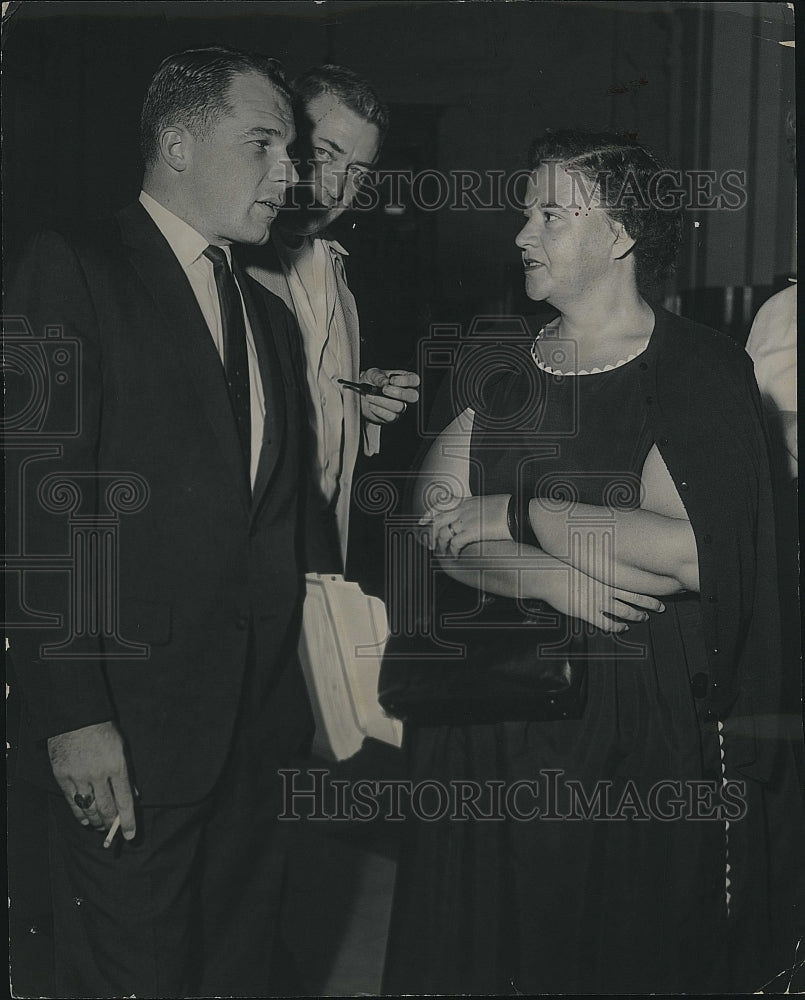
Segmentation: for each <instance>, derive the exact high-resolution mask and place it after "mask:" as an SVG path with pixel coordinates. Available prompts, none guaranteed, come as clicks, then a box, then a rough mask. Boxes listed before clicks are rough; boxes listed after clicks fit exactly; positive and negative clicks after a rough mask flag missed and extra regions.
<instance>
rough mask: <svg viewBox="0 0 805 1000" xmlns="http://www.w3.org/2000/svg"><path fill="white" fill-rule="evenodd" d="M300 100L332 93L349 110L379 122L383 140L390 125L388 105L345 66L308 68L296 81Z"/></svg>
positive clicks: (302, 102) (301, 102) (295, 85)
mask: <svg viewBox="0 0 805 1000" xmlns="http://www.w3.org/2000/svg"><path fill="white" fill-rule="evenodd" d="M294 90H295V91H296V98H297V101H298V103H299V104H300V105H301V106H302V107H305V106H306V105H307V103H308V102H309V101H312V100H313V99H314V98H315V97H319V96H320V95H321V94H332V95H333V97H337V98H338V100H339V101H341V102H342V103H343V104H345V105H346V106H347V107H348V108H349V109H350V111H354V112H355V114H356V115H358V116H359V117H361V118H363V119H364V121H367V122H369V124H370V125H374V126H376V128H377V130H378V132H379V133H380V142H381V143H382V142H383V139H384V138H385V136H386V132H387V131H388V127H389V109H388V108H387V107H386V105H385V104H383V102H382V101H381V100H380V98H379V97H378V96H377V94H376V93H375V91H374V90H373V89H372V87H371V86H370V85H369V83H368V81H366V80H365V79H364V78H363V77H362V76H359V75H358V74H357V73H355V72H354V71H353V70H351V69H347V68H346V66H334V65H332V64H330V63H328V64H327V65H325V66H316V67H314V68H313V69H309V70H307V71H306V72H305V73H303V74H302V75H301V76H300V77H297V79H296V80H295V81H294Z"/></svg>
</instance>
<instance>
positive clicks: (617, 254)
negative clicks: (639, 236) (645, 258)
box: [612, 222, 635, 260]
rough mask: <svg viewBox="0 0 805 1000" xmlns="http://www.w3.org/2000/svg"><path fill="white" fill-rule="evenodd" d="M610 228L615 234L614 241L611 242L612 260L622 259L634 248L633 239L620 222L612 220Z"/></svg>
mask: <svg viewBox="0 0 805 1000" xmlns="http://www.w3.org/2000/svg"><path fill="white" fill-rule="evenodd" d="M612 228H613V231H614V234H615V242H614V243H613V244H612V258H613V260H623V258H624V257H628V255H629V254H630V253H631V252H632V250H633V249H634V245H635V241H634V239H633V238H632V237H631V236H630V235H629V234H628V233H627V232H626V228H625V227H624V225H623V223H622V222H612Z"/></svg>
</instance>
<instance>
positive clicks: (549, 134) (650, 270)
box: [528, 129, 682, 292]
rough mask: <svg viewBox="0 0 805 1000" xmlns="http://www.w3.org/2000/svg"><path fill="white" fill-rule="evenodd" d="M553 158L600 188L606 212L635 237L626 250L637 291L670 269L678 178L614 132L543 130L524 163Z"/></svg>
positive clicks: (532, 165) (678, 219)
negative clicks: (632, 267)
mask: <svg viewBox="0 0 805 1000" xmlns="http://www.w3.org/2000/svg"><path fill="white" fill-rule="evenodd" d="M547 162H554V163H557V164H558V165H561V166H562V167H563V168H564V169H568V168H569V169H571V170H575V171H578V173H579V174H580V175H581V176H582V177H584V178H585V179H586V180H587V181H588V182H592V184H594V185H595V186H596V188H597V190H598V192H599V193H600V196H601V200H602V203H603V205H604V206H605V208H606V211H607V214H608V215H609V217H610V218H611V219H613V220H614V221H615V222H620V223H622V224H623V227H624V229H625V230H626V232H627V233H628V234H629V236H631V237H632V239H633V240H634V241H635V245H634V247H633V248H632V250H631V253H632V254H633V256H634V259H635V276H636V280H637V285H638V288H639V289H640V290H641V291H642V292H652V291H655V290H657V289H658V288H659V287H660V286H661V285H662V283H663V282H664V280H665V279H666V278H667V277H668V276H669V275H670V274H671V273H672V272H673V270H674V267H675V266H676V259H677V255H678V253H679V247H680V245H681V242H682V209H681V206H680V204H679V197H678V195H679V188H678V183H679V182H678V179H676V180H675V179H674V175H673V172H672V171H669V170H668V169H667V168H666V167H665V165H664V164H663V163H661V162H660V160H658V159H657V157H656V156H655V155H654V154H653V153H652V152H651V151H650V150H649V149H647V148H646V147H645V146H642V145H640V144H639V143H637V142H633V141H632V140H630V139H629V138H627V137H626V136H623V135H618V134H617V133H614V132H586V131H581V130H577V129H561V130H553V129H548V130H546V131H545V132H543V133H542V134H541V135H539V136H537V138H536V139H535V140H534V142H533V143H532V144H531V148H530V149H529V153H528V168H529V170H536V169H537V168H538V167H540V166H541V165H542V164H543V163H547Z"/></svg>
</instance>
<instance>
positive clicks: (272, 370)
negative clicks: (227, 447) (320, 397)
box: [232, 254, 285, 514]
mask: <svg viewBox="0 0 805 1000" xmlns="http://www.w3.org/2000/svg"><path fill="white" fill-rule="evenodd" d="M232 263H233V269H234V273H235V277H236V279H237V282H238V285H239V286H240V290H241V293H242V295H243V302H244V305H245V306H246V315H247V316H248V317H249V326H250V327H251V329H252V336H253V337H254V346H255V348H256V350H257V360H258V363H259V365H260V377H261V379H262V381H263V395H264V397H265V404H266V416H265V424H264V428H263V446H262V448H261V450H260V461H259V463H258V466H257V475H256V476H255V480H254V487H253V489H252V514H254V513H255V512H256V511H257V509H258V507H259V506H260V501H261V500H262V498H263V494H264V493H265V489H266V487H267V486H268V483H269V480H270V479H271V476H272V474H273V472H274V469H275V468H276V466H277V461H278V459H279V456H280V450H281V446H282V442H283V440H284V439H285V388H284V386H283V380H282V366H281V364H280V359H279V356H278V354H277V348H276V343H275V340H274V337H275V331H274V330H273V329H272V324H271V321H270V319H269V316H268V311H267V309H266V308H265V306H264V304H263V302H262V301H261V300H260V299H259V297H258V296H256V295H255V294H254V293H253V290H252V288H251V287H250V285H249V280H248V278H247V277H246V275H245V274H244V272H243V270H242V268H241V267H240V266H239V264H238V263H237V261H236V260H235V257H234V254H233V257H232Z"/></svg>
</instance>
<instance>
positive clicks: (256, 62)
mask: <svg viewBox="0 0 805 1000" xmlns="http://www.w3.org/2000/svg"><path fill="white" fill-rule="evenodd" d="M240 73H259V74H260V75H261V76H264V77H265V78H266V79H267V80H269V82H270V83H272V84H273V85H274V87H275V88H276V89H277V90H278V91H279V92H280V93H281V94H283V95H284V96H285V97H287V98H288V100H289V101H292V100H293V95H292V91H291V86H290V84H289V82H288V78H287V76H286V75H285V70H284V69H283V67H282V63H280V62H278V61H277V60H276V59H271V58H269V57H268V56H265V55H263V54H262V53H260V52H244V51H241V50H240V49H232V48H229V47H228V46H225V45H205V46H203V47H200V48H193V49H185V50H184V51H183V52H175V53H174V54H173V55H170V56H168V57H167V59H163V61H162V63H161V64H160V66H159V68H158V69H157V71H156V73H154V76H153V77H152V79H151V83H150V85H149V87H148V92H147V94H146V95H145V101H144V103H143V110H142V115H141V117H140V151H141V153H142V157H143V162H144V163H145V164H146V166H147V165H148V164H150V163H153V162H154V161H155V160H156V158H157V155H158V153H159V134H160V132H161V131H162V129H163V128H165V127H166V126H168V125H183V126H184V127H185V128H186V129H187V130H188V131H189V132H190V134H191V135H192V136H193V137H194V138H196V139H203V138H205V137H206V136H208V135H209V134H210V132H211V131H212V129H213V128H214V126H215V123H216V121H217V120H218V119H219V118H220V117H221V116H222V115H225V114H228V113H229V112H230V111H231V110H232V108H231V105H230V104H229V102H228V100H227V93H228V91H229V86H230V84H231V82H232V78H233V77H234V76H236V75H238V74H240Z"/></svg>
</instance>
